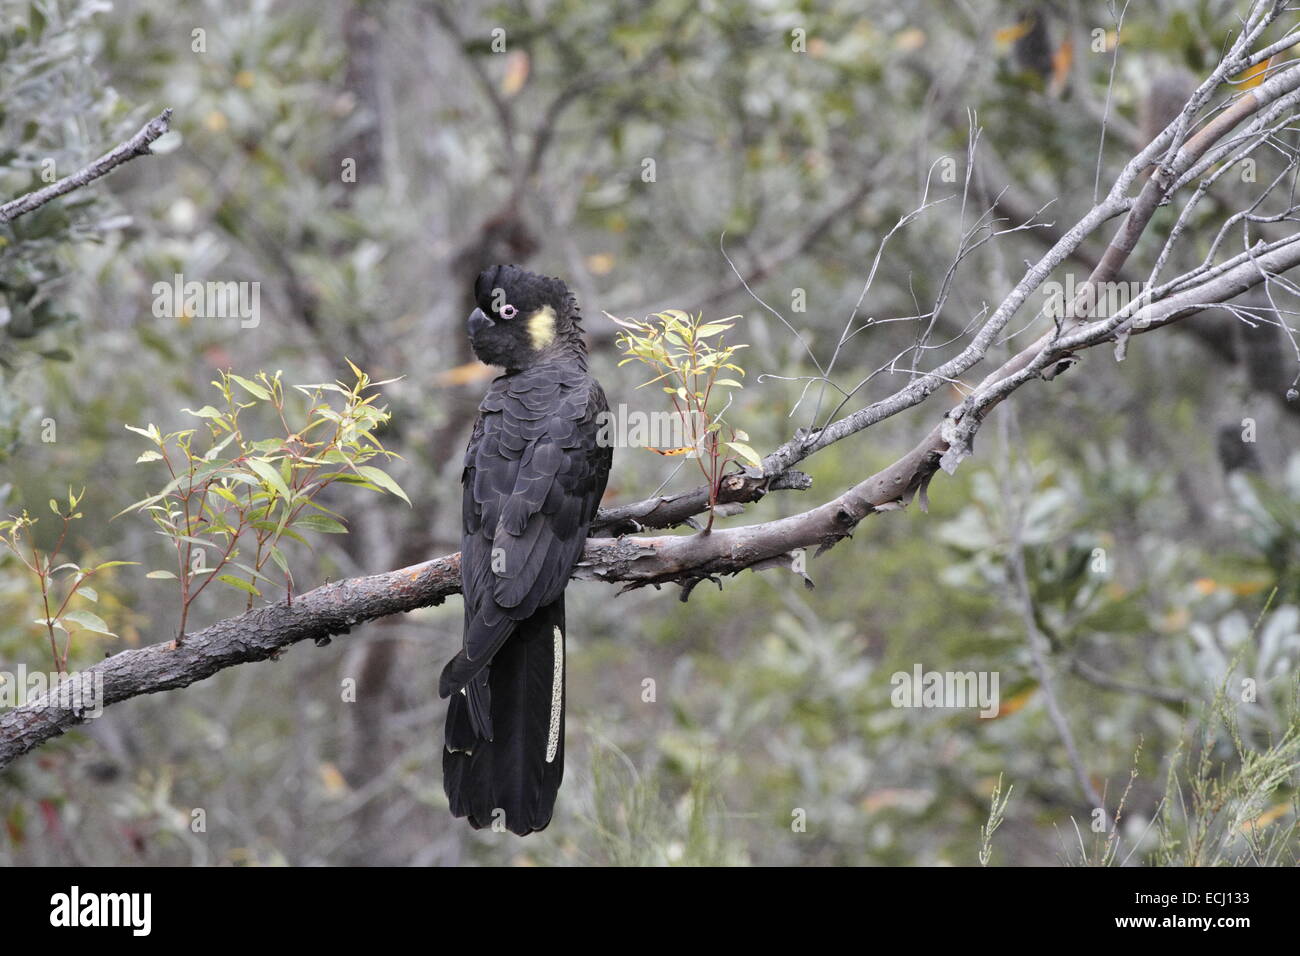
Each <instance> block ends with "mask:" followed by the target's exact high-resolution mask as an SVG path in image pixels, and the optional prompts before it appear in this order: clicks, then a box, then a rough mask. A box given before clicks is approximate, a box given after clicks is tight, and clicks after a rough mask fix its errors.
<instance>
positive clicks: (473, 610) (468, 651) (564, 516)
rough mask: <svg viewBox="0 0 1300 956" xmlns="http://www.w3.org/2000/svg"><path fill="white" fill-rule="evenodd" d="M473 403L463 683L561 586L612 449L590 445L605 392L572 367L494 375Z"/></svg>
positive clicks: (459, 676) (459, 670)
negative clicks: (475, 404) (475, 419)
mask: <svg viewBox="0 0 1300 956" xmlns="http://www.w3.org/2000/svg"><path fill="white" fill-rule="evenodd" d="M498 383H500V385H498ZM480 408H481V410H482V415H481V416H480V420H479V423H478V424H477V425H476V427H475V431H474V437H473V438H472V439H471V441H470V446H469V449H468V451H467V453H466V462H465V472H464V476H463V481H464V485H465V488H464V497H463V529H464V535H463V539H462V554H461V577H462V581H463V589H464V594H465V615H466V617H465V645H464V650H463V652H462V654H463V657H464V659H463V660H462V661H460V662H459V664H460V666H454V667H453V668H452V670H453V672H456V674H455V677H454V683H455V684H462V685H463V681H464V679H466V678H467V677H468V676H469V675H470V674H471V673H472V672H474V671H477V670H478V669H479V668H480V667H481V666H482V665H483V664H485V663H487V662H488V661H489V660H491V657H492V655H493V654H495V653H496V651H497V650H498V649H499V648H500V647H501V645H502V644H503V643H504V642H505V640H506V639H507V638H509V636H510V635H511V634H512V633H513V632H514V625H515V623H516V622H518V621H521V620H524V619H526V618H528V617H530V616H531V615H532V614H533V613H534V612H535V611H536V610H537V609H538V608H539V607H543V606H545V605H547V604H550V603H551V602H552V601H554V600H555V599H556V598H558V597H559V596H560V595H561V594H562V593H563V592H564V587H565V584H566V583H567V582H568V579H569V575H570V573H571V572H572V570H573V566H574V564H575V563H576V562H577V560H578V558H579V557H580V556H581V554H582V548H583V543H584V542H585V540H586V537H587V529H588V528H589V527H590V524H591V519H592V518H593V517H594V516H595V513H596V509H597V508H598V507H599V504H600V499H601V496H602V495H603V494H604V492H605V484H606V481H607V480H608V477H609V467H610V459H611V456H612V449H610V448H609V447H602V446H601V445H599V444H598V443H597V433H598V428H599V421H598V417H597V416H599V415H600V413H601V412H603V411H606V410H607V409H608V405H607V403H606V401H605V395H604V393H603V391H601V388H600V385H599V384H598V383H596V381H595V380H594V379H592V378H590V377H589V376H588V375H587V374H586V370H585V369H583V368H581V367H580V366H578V365H576V364H575V365H574V366H573V367H571V368H565V367H563V366H547V367H542V368H537V369H530V370H528V371H526V372H522V373H518V374H517V375H514V376H506V377H504V378H503V379H498V380H497V383H494V386H493V388H492V389H491V390H490V391H489V392H488V395H487V397H486V398H485V399H484V400H483V404H482V405H481V406H480ZM456 663H457V662H453V664H456ZM467 665H473V666H472V667H469V666H467ZM453 689H454V688H453Z"/></svg>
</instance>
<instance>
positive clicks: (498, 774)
mask: <svg viewBox="0 0 1300 956" xmlns="http://www.w3.org/2000/svg"><path fill="white" fill-rule="evenodd" d="M454 664H455V661H453V662H452V663H450V664H448V667H449V668H450V667H453V666H454ZM485 714H486V715H490V719H488V720H484V719H483V715H485ZM563 776H564V596H563V595H561V596H560V597H559V599H558V600H556V601H555V602H554V603H553V604H549V605H547V606H546V607H542V608H539V609H538V610H537V612H536V613H535V614H533V616H532V617H530V618H528V619H527V620H524V621H521V622H520V623H519V624H518V626H517V628H516V630H515V633H514V634H513V635H511V636H510V638H509V639H508V640H507V641H506V642H505V644H504V645H502V647H501V649H500V650H498V651H497V652H496V654H495V655H494V656H493V658H492V662H491V664H490V665H489V666H488V667H485V668H484V669H483V670H481V671H480V672H479V673H478V674H477V675H476V676H475V677H474V678H473V679H472V680H470V682H469V683H468V684H467V685H466V686H465V688H464V690H463V691H458V692H455V693H452V694H451V701H450V704H449V705H448V708H447V735H446V747H445V748H444V750H443V755H442V778H443V787H444V789H445V790H446V792H447V799H448V800H449V801H450V803H451V812H452V813H453V814H454V815H455V816H458V817H467V818H469V822H470V825H471V826H473V827H474V828H475V829H479V828H480V827H488V826H500V827H504V828H505V829H507V830H510V831H512V832H514V833H518V834H519V835H521V836H523V835H526V834H528V833H532V832H533V831H535V830H541V829H544V828H545V827H546V825H547V824H548V823H550V822H551V812H552V810H554V808H555V795H556V793H557V792H558V791H559V789H560V780H561V778H562V777H563Z"/></svg>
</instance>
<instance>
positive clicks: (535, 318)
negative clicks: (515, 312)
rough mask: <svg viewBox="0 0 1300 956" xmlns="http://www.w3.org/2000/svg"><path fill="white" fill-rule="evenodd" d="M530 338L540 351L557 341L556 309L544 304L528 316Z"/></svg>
mask: <svg viewBox="0 0 1300 956" xmlns="http://www.w3.org/2000/svg"><path fill="white" fill-rule="evenodd" d="M527 327H528V340H529V341H530V342H531V343H532V344H533V348H535V349H537V350H538V351H540V350H542V349H544V348H546V346H548V345H550V344H551V343H552V342H554V341H555V310H554V309H553V308H551V307H550V306H549V305H544V306H542V307H541V308H540V309H538V310H537V311H536V312H534V313H533V314H532V315H530V316H529V317H528V326H527Z"/></svg>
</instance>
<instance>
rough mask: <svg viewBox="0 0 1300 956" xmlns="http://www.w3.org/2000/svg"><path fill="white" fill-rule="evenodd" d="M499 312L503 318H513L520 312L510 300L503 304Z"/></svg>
mask: <svg viewBox="0 0 1300 956" xmlns="http://www.w3.org/2000/svg"><path fill="white" fill-rule="evenodd" d="M498 314H499V315H500V316H501V318H503V319H513V318H514V317H515V316H516V315H518V314H519V310H518V309H516V308H515V307H514V306H513V305H511V304H510V303H509V302H507V303H506V304H505V305H503V306H501V309H500V311H499V312H498Z"/></svg>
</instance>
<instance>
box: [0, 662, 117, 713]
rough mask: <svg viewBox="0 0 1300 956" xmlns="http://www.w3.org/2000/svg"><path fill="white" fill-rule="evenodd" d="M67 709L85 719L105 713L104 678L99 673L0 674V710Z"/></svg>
mask: <svg viewBox="0 0 1300 956" xmlns="http://www.w3.org/2000/svg"><path fill="white" fill-rule="evenodd" d="M42 701H44V706H45V707H51V708H59V709H61V710H70V711H72V712H73V713H74V714H76V715H77V716H78V717H81V718H83V719H85V720H90V719H92V718H95V717H98V716H99V715H100V714H102V713H103V712H104V675H103V673H102V672H101V671H96V670H91V671H87V672H84V673H82V672H78V671H73V672H72V673H70V674H56V673H49V672H46V671H31V672H29V671H28V670H27V667H26V665H24V664H19V665H18V670H17V672H14V671H0V708H5V707H21V706H24V705H28V704H34V705H40V704H41V703H42Z"/></svg>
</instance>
